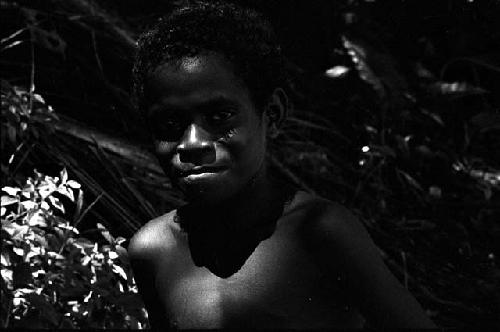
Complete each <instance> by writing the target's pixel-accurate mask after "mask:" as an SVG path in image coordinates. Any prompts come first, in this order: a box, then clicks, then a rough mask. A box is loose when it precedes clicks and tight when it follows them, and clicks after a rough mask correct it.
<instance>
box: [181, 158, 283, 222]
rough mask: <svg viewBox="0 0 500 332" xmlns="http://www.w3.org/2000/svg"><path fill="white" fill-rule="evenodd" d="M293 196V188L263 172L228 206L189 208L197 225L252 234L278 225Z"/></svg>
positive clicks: (214, 205) (190, 205)
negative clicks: (274, 223) (266, 225)
mask: <svg viewBox="0 0 500 332" xmlns="http://www.w3.org/2000/svg"><path fill="white" fill-rule="evenodd" d="M291 193H292V190H291V188H290V187H288V186H287V185H284V184H283V183H279V182H278V181H277V180H275V179H274V178H272V177H270V176H269V174H268V172H267V170H266V169H265V168H263V169H262V171H260V172H258V173H257V174H256V176H254V177H253V178H252V179H251V180H250V181H249V183H248V184H247V185H246V186H245V187H244V188H243V189H242V190H240V192H238V193H237V194H235V195H234V196H232V197H230V198H229V199H227V200H225V201H224V202H221V203H218V204H211V205H203V204H189V205H188V206H187V207H186V208H187V209H189V210H190V211H194V214H195V216H193V217H195V218H196V219H197V220H196V221H194V222H195V223H196V224H198V223H200V224H204V225H207V226H208V225H213V223H217V224H219V223H222V224H223V226H224V227H227V228H228V229H232V230H236V231H237V230H249V229H252V228H255V227H258V226H260V225H262V224H267V223H270V222H275V221H276V220H277V219H278V218H279V216H280V215H281V213H282V211H283V207H284V204H285V202H286V201H287V199H289V197H290V196H291ZM187 209H186V210H187ZM189 214H190V215H191V213H189ZM198 216H199V217H198ZM201 219H204V220H203V221H202V220H201ZM200 226H201V225H200Z"/></svg>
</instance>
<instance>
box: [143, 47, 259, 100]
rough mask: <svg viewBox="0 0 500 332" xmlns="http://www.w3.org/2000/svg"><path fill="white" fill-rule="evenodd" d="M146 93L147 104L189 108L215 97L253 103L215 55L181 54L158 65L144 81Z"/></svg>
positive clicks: (243, 85)
mask: <svg viewBox="0 0 500 332" xmlns="http://www.w3.org/2000/svg"><path fill="white" fill-rule="evenodd" d="M145 96H146V100H147V105H148V107H151V106H155V105H156V106H162V105H164V106H173V107H177V108H189V107H191V106H196V104H198V103H206V102H207V101H210V99H214V98H215V99H221V98H224V99H227V100H233V101H234V102H235V103H239V104H243V105H247V104H252V103H251V100H250V93H249V91H248V88H247V87H246V85H245V84H244V83H243V81H242V80H241V79H240V78H238V77H237V76H236V74H235V73H234V69H233V66H232V65H231V63H230V62H229V61H227V60H226V59H225V58H224V57H223V56H221V55H218V54H205V55H197V56H192V57H183V58H181V59H180V60H178V61H176V62H169V63H167V64H164V65H162V66H159V67H158V68H156V70H154V71H153V72H152V73H151V74H150V75H149V77H148V78H147V80H146V84H145Z"/></svg>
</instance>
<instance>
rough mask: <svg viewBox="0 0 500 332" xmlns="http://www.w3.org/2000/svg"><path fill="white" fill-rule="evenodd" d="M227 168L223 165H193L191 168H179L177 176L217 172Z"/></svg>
mask: <svg viewBox="0 0 500 332" xmlns="http://www.w3.org/2000/svg"><path fill="white" fill-rule="evenodd" d="M225 169H227V167H224V166H195V167H192V168H188V169H184V170H179V171H178V174H179V177H187V176H189V175H196V174H203V173H218V172H220V171H223V170H225Z"/></svg>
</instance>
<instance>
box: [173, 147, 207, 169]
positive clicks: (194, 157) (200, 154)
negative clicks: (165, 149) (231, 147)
mask: <svg viewBox="0 0 500 332" xmlns="http://www.w3.org/2000/svg"><path fill="white" fill-rule="evenodd" d="M177 151H178V153H179V159H180V161H181V162H182V163H191V164H195V165H201V164H210V163H212V162H214V161H215V149H214V148H213V146H211V145H209V144H207V143H205V144H199V145H198V144H196V145H191V144H188V145H185V144H181V145H179V147H178V148H177Z"/></svg>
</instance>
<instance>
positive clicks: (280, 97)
mask: <svg viewBox="0 0 500 332" xmlns="http://www.w3.org/2000/svg"><path fill="white" fill-rule="evenodd" d="M263 115H264V117H265V121H266V123H267V133H268V136H269V137H271V138H275V137H276V136H278V133H279V129H280V127H281V125H282V123H283V121H284V120H285V119H286V117H287V115H288V96H287V95H286V92H285V91H284V90H283V89H282V88H276V89H274V91H273V94H272V95H271V97H269V101H268V103H267V105H266V106H265V109H264V114H263Z"/></svg>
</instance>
